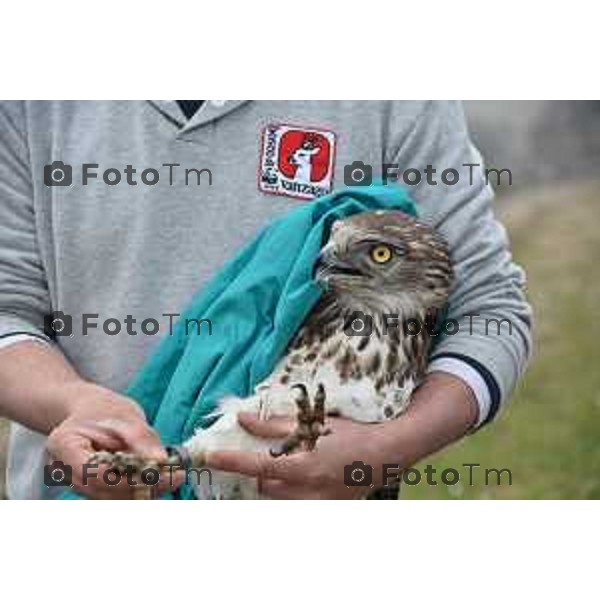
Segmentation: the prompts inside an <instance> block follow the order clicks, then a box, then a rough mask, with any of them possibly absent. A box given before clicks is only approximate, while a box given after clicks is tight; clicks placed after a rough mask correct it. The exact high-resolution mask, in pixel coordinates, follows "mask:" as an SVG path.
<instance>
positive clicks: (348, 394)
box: [184, 211, 453, 499]
mask: <svg viewBox="0 0 600 600" xmlns="http://www.w3.org/2000/svg"><path fill="white" fill-rule="evenodd" d="M315 278H316V279H317V281H318V282H320V283H321V284H322V285H323V287H324V290H325V291H324V292H323V294H322V296H321V298H320V300H319V301H318V302H317V304H316V305H315V307H314V308H313V309H312V311H311V312H310V314H309V315H308V317H307V318H306V320H305V322H304V324H303V325H302V327H301V328H300V329H299V331H298V332H297V334H296V335H295V337H294V338H293V339H292V341H291V343H290V345H289V347H288V349H287V352H286V354H285V356H284V357H283V358H282V359H281V361H280V362H279V364H278V366H277V367H276V368H275V370H274V371H273V373H272V374H271V375H270V376H269V377H268V378H267V379H266V380H265V381H263V382H261V383H260V384H259V385H258V386H257V387H256V389H255V391H254V394H253V395H252V396H251V397H249V398H235V397H230V398H225V399H223V400H222V401H221V402H220V403H219V407H218V410H217V413H216V414H218V416H219V418H218V419H217V420H216V421H215V422H214V424H212V425H211V426H210V427H208V428H206V429H200V430H198V431H197V432H196V434H195V435H194V436H192V438H191V439H190V440H188V441H187V442H186V443H185V444H184V447H185V448H186V450H187V451H188V452H189V453H190V454H191V455H193V456H202V455H203V454H205V453H206V452H210V451H215V450H239V451H252V452H257V451H270V452H271V453H272V454H273V455H274V456H277V455H279V454H287V453H290V452H295V451H302V450H305V451H310V450H312V449H313V448H314V447H315V444H316V443H317V440H318V438H319V436H321V435H325V434H327V433H329V431H328V429H327V426H326V417H327V416H328V415H336V416H340V417H345V418H348V419H354V420H356V421H362V422H381V421H384V420H388V419H394V418H396V417H398V416H399V415H400V414H401V413H402V412H403V411H404V410H405V409H406V408H407V406H408V403H409V401H410V398H411V395H412V393H413V390H414V389H415V387H416V386H418V385H419V383H420V381H421V380H422V378H423V376H424V374H425V369H426V363H427V356H428V351H429V348H430V345H431V341H432V335H433V334H435V333H437V332H436V331H434V328H432V327H431V324H432V323H434V322H435V319H436V318H437V316H438V315H439V314H440V312H441V311H442V310H443V308H444V307H445V305H446V303H447V300H448V295H449V293H450V289H451V287H452V284H453V270H452V264H451V260H450V256H449V251H448V247H447V245H446V242H445V241H444V239H443V238H442V237H441V235H440V234H439V233H437V232H436V231H435V230H434V229H433V228H431V227H429V226H428V225H426V224H424V223H422V222H420V221H418V220H416V219H414V218H412V217H409V216H407V215H406V214H404V213H402V212H399V211H375V212H365V213H360V214H358V215H354V216H351V217H348V218H345V219H340V220H338V221H336V222H335V223H334V224H333V226H332V228H331V233H330V236H329V240H328V241H327V243H326V244H325V245H324V247H323V248H322V251H321V253H320V255H319V259H318V262H317V265H316V269H315ZM240 411H256V413H257V414H259V415H260V416H262V417H267V416H287V417H290V416H291V417H295V418H296V419H297V428H296V430H295V432H294V433H293V434H292V435H291V436H290V437H289V438H288V439H286V440H284V442H283V444H282V443H281V441H279V442H278V441H276V440H265V439H259V438H256V437H254V436H252V435H251V434H250V433H248V432H247V431H246V430H244V429H243V428H242V427H241V426H240V425H239V424H238V420H237V414H238V412H240ZM333 435H335V432H333ZM192 479H193V476H192ZM195 492H196V495H197V497H198V498H202V499H204V498H243V499H249V498H258V497H260V495H259V494H258V491H257V486H256V481H255V480H254V479H252V478H248V477H244V476H242V475H238V474H233V473H225V472H221V471H214V470H213V471H212V484H211V485H208V484H207V482H206V480H204V481H199V482H198V485H196V486H195Z"/></svg>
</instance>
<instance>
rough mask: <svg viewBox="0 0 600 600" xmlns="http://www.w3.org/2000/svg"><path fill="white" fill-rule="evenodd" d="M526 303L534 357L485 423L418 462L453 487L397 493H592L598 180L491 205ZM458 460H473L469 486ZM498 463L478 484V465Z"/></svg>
mask: <svg viewBox="0 0 600 600" xmlns="http://www.w3.org/2000/svg"><path fill="white" fill-rule="evenodd" d="M498 208H499V210H498V212H499V214H500V217H501V219H502V221H503V222H504V224H505V225H506V227H507V229H508V231H509V235H510V238H511V241H512V248H513V254H514V257H515V260H516V261H517V262H518V263H519V264H521V265H522V266H524V267H525V269H526V271H527V279H528V286H527V287H528V289H527V293H528V297H529V300H530V302H531V303H532V304H533V306H534V316H535V329H534V334H535V340H534V354H533V359H532V362H531V364H530V367H529V370H528V372H527V374H526V376H525V378H524V379H523V381H522V382H521V384H520V385H519V386H518V389H517V391H516V393H515V394H514V396H513V398H512V401H511V404H510V406H509V408H508V409H507V410H506V411H505V413H504V414H503V415H502V416H501V418H500V419H499V420H498V421H496V422H495V423H494V424H493V425H492V426H490V427H487V428H484V429H483V430H481V431H480V432H478V433H477V434H476V435H473V436H468V437H467V438H465V439H463V440H461V441H460V442H459V443H458V444H456V445H455V446H454V447H453V448H451V449H450V450H449V451H446V452H443V453H440V454H439V455H437V456H434V457H430V458H429V459H426V460H424V461H423V462H422V463H421V464H419V465H417V468H419V469H420V470H423V469H424V468H425V465H427V464H431V465H432V466H433V467H434V468H436V469H437V475H436V478H437V480H438V482H439V481H440V473H441V471H442V470H443V469H446V468H454V469H456V470H458V471H459V473H460V475H461V481H460V483H459V484H457V485H455V486H446V485H443V484H441V483H438V485H437V486H429V485H427V484H426V483H424V482H425V477H424V476H423V479H422V483H420V484H419V485H416V486H407V485H403V486H402V492H401V496H402V498H406V499H412V498H432V499H442V498H471V499H473V498H482V499H483V498H490V499H492V498H513V499H525V498H528V499H535V498H545V499H551V498H596V499H597V498H600V443H599V442H600V439H599V438H600V278H599V277H598V274H599V273H600V231H599V226H600V182H588V183H581V184H578V185H570V186H565V187H557V188H552V189H540V190H535V191H529V192H522V193H521V194H520V195H519V196H517V197H514V198H507V199H506V201H505V202H504V203H499V207H498ZM464 463H479V464H481V468H478V469H474V470H473V483H474V485H473V486H470V485H469V470H468V469H467V468H464V467H461V465H463V464H464ZM485 468H490V469H491V468H496V469H504V468H508V469H510V470H511V472H512V485H508V477H507V476H506V475H504V476H503V477H502V484H501V485H496V477H495V476H492V477H490V485H485V477H484V469H485Z"/></svg>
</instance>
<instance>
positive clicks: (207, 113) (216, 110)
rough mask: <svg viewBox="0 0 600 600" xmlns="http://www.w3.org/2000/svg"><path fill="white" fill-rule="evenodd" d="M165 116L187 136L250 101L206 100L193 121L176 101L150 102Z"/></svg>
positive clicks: (193, 117)
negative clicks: (188, 133)
mask: <svg viewBox="0 0 600 600" xmlns="http://www.w3.org/2000/svg"><path fill="white" fill-rule="evenodd" d="M148 102H150V104H151V105H153V106H154V107H155V108H156V109H157V110H158V111H159V112H160V113H161V114H162V115H163V116H165V117H166V118H168V119H169V120H170V121H171V122H172V123H173V124H174V125H176V126H177V128H178V129H179V133H180V134H185V133H187V132H189V131H191V130H192V129H195V128H197V127H201V126H202V125H205V124H206V123H209V122H210V121H214V120H215V119H218V118H220V117H222V116H223V115H225V114H227V113H229V112H231V111H233V110H235V109H237V108H238V107H239V106H241V105H242V104H244V103H246V102H248V100H206V101H205V102H204V104H203V105H202V106H201V107H200V108H199V109H198V110H197V111H196V113H195V114H194V115H193V116H192V118H191V119H189V120H188V119H187V118H186V116H185V115H184V113H183V111H182V110H181V108H180V106H179V104H177V101H176V100H148Z"/></svg>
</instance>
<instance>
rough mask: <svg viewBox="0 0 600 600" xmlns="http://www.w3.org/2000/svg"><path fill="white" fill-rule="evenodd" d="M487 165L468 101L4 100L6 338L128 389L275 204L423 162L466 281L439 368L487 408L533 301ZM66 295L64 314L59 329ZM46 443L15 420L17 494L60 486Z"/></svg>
mask: <svg viewBox="0 0 600 600" xmlns="http://www.w3.org/2000/svg"><path fill="white" fill-rule="evenodd" d="M55 161H60V163H62V164H60V163H56V162H55ZM357 161H359V162H357ZM361 163H362V164H361ZM481 163H482V159H481V157H480V155H479V153H478V152H477V150H476V149H475V148H474V147H473V145H472V144H471V142H470V140H469V137H468V133H467V130H466V127H465V120H464V116H463V112H462V108H461V106H460V104H459V103H456V102H387V101H386V102H363V101H359V102H350V101H342V102H329V101H327V102H321V101H318V102H317V101H289V102H288V101H285V102H283V101H279V102H265V101H262V102H240V101H210V102H207V103H205V104H204V106H203V107H202V108H201V109H200V111H199V112H198V113H196V114H195V115H194V116H193V117H192V118H191V119H190V120H189V121H188V120H187V119H186V117H185V116H184V114H183V113H182V112H181V110H180V108H179V107H178V105H177V104H176V102H174V101H156V102H145V101H139V102H138V101H135V102H85V101H83V102H6V103H2V104H1V105H0V347H1V346H2V345H7V344H13V343H18V342H20V341H22V340H25V339H31V338H32V337H34V338H35V339H39V340H40V341H41V343H52V344H58V346H59V348H60V349H61V350H62V352H63V353H64V354H65V356H66V357H67V358H68V359H69V360H70V362H71V363H72V364H73V365H74V367H75V368H76V369H77V370H78V372H79V373H80V374H81V375H82V376H83V377H84V378H87V379H90V380H93V381H95V382H97V383H99V384H102V385H104V386H107V387H109V388H111V389H114V390H117V391H122V390H123V389H124V388H125V387H126V386H127V384H128V383H129V381H130V380H131V378H132V376H133V374H134V373H135V372H136V370H137V369H138V368H139V367H140V365H141V364H142V362H143V361H144V360H145V359H146V358H147V357H148V355H149V354H150V352H151V351H152V350H153V348H155V346H156V344H158V342H159V341H160V339H161V338H162V337H163V336H165V335H169V333H170V328H171V324H172V323H173V322H174V321H175V320H176V318H177V317H176V315H177V314H178V313H181V312H182V310H183V309H184V308H185V306H186V304H187V303H188V301H189V300H190V299H191V297H192V295H193V294H194V293H195V292H196V291H197V290H198V289H199V288H200V287H201V286H202V285H203V284H204V283H206V282H207V281H208V280H209V278H210V277H211V276H212V275H214V274H215V273H216V272H217V270H218V269H219V268H220V266H221V265H222V264H223V262H224V261H225V260H227V259H228V258H230V257H231V256H232V255H233V254H234V253H235V252H236V251H237V250H238V249H240V248H241V246H243V245H244V244H245V243H246V242H248V241H249V240H250V239H252V237H253V236H254V235H255V234H256V233H257V231H258V230H260V229H261V228H262V227H264V226H265V225H266V224H267V223H268V222H269V221H270V220H272V219H273V218H274V217H276V216H278V215H281V214H282V213H284V212H286V211H288V210H290V209H292V208H294V207H295V206H297V205H298V203H299V202H306V201H310V200H311V199H313V198H315V197H318V196H321V195H323V194H326V193H328V192H330V191H332V190H333V189H339V188H340V187H342V186H343V185H344V181H345V178H346V181H347V182H348V183H350V182H351V178H352V180H353V181H352V182H353V183H363V184H364V183H367V182H368V180H369V176H372V177H373V178H381V177H382V176H384V175H385V176H387V179H388V181H389V184H390V185H396V184H397V183H396V182H395V181H393V180H392V178H393V176H394V175H397V176H399V179H400V183H403V182H411V183H412V182H414V181H416V180H417V178H418V177H419V175H420V179H421V182H420V183H419V184H417V185H413V186H410V191H411V194H412V196H413V198H414V200H415V201H416V203H417V208H418V211H419V215H420V217H421V218H422V219H423V220H425V221H426V222H428V223H430V224H432V225H434V226H435V227H437V228H439V230H440V231H441V232H442V234H443V235H444V236H445V237H446V238H447V240H448V242H449V244H450V248H451V252H452V257H453V260H454V264H455V268H456V274H457V280H458V283H457V285H456V287H455V289H454V291H453V294H452V296H451V299H450V312H449V315H448V318H449V319H456V321H457V324H458V325H459V330H458V332H455V334H454V335H448V336H446V337H445V338H444V339H443V341H442V343H440V344H439V345H438V346H437V347H436V349H435V352H434V355H433V357H432V361H431V365H430V369H431V370H436V369H438V370H442V371H447V372H450V373H453V374H455V375H458V376H459V377H461V378H462V379H463V380H464V381H466V382H467V384H468V385H470V386H471V388H472V389H473V391H474V392H475V396H476V397H477V400H478V403H479V423H478V424H479V425H481V424H484V423H486V422H489V421H490V420H492V419H493V418H494V417H495V416H496V414H497V413H498V409H499V407H500V406H501V405H502V403H503V402H504V400H505V399H506V398H507V397H508V396H509V394H510V393H511V391H512V389H513V387H514V385H515V383H516V381H517V379H518V378H519V376H520V374H521V373H522V372H523V369H524V366H525V363H526V360H527V357H528V354H529V348H530V316H531V313H530V308H529V306H528V304H527V303H526V301H525V299H524V296H523V292H522V286H523V283H524V275H523V272H522V270H521V269H520V268H518V267H517V266H516V265H515V264H514V263H513V262H512V259H511V254H510V251H509V246H508V240H507V236H506V233H505V231H504V228H503V227H502V225H501V224H500V223H499V222H498V221H497V220H496V219H495V217H494V214H493V211H492V191H491V188H490V187H489V185H487V184H486V181H485V172H484V168H483V165H482V164H481ZM169 165H170V166H169ZM384 165H388V166H385V167H384ZM390 165H391V166H390ZM396 165H397V166H396ZM428 165H431V167H428ZM468 165H478V166H468ZM410 169H414V171H410ZM432 169H435V170H436V171H435V173H433V171H432ZM452 169H454V170H455V171H454V172H453V171H452ZM404 177H405V178H406V179H403V178H404ZM428 180H429V181H428ZM434 183H435V184H434ZM53 311H62V313H64V315H66V318H65V317H61V318H60V319H59V320H60V321H62V323H63V324H64V325H65V326H66V329H64V330H63V331H61V332H60V333H62V334H63V335H57V336H56V337H55V339H54V340H51V339H50V338H49V337H48V336H47V334H46V332H45V329H44V324H45V322H48V318H47V315H50V314H51V313H52V312H53ZM84 315H87V316H84ZM90 315H93V316H90ZM59 316H60V315H59ZM45 317H46V319H45ZM110 319H112V321H109V320H110ZM493 319H495V320H496V321H493ZM50 320H51V319H50ZM55 324H56V323H55ZM60 325H61V323H60V322H59V323H58V328H60ZM86 325H87V327H86ZM93 325H96V327H95V328H94V327H93ZM46 329H47V328H46ZM71 330H72V331H71ZM115 332H117V333H115ZM64 334H71V335H64ZM1 394H2V390H0V402H1ZM44 442H45V438H44V436H42V435H39V434H37V433H35V432H32V431H30V430H28V429H26V428H25V427H23V426H21V425H18V424H14V425H13V426H12V430H11V439H10V450H9V463H8V493H9V496H10V497H11V498H40V497H42V498H43V497H52V496H53V493H54V491H55V490H56V488H46V487H45V486H44V485H43V478H42V471H43V465H44V463H45V462H46V460H47V457H46V455H45V451H44Z"/></svg>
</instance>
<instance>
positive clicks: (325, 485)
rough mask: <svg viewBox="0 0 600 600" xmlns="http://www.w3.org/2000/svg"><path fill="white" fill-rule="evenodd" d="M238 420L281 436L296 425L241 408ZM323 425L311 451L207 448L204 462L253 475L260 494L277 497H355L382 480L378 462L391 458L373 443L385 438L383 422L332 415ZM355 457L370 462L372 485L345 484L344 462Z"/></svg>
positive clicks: (250, 427) (255, 432)
mask: <svg viewBox="0 0 600 600" xmlns="http://www.w3.org/2000/svg"><path fill="white" fill-rule="evenodd" d="M239 421H240V424H241V425H242V426H243V427H244V428H245V429H247V430H248V431H249V432H250V433H252V435H255V436H257V437H262V438H281V439H283V438H285V437H286V436H288V435H289V434H290V433H291V432H292V431H293V429H294V427H295V425H296V421H294V420H293V419H284V418H278V417H274V418H271V419H267V420H261V419H259V418H258V417H257V416H256V415H254V414H251V413H241V414H240V415H239ZM327 425H328V427H330V428H331V430H332V432H331V433H330V434H329V435H327V436H324V437H321V438H319V440H318V442H317V447H316V449H315V450H314V451H313V452H297V453H295V454H291V455H289V456H280V457H278V458H273V457H272V456H270V455H269V454H268V453H266V452H235V451H215V452H210V453H209V454H208V456H207V466H208V467H209V468H213V469H220V470H223V471H230V472H235V473H241V474H243V475H248V476H251V477H256V478H257V480H258V485H259V491H260V492H261V493H262V494H264V495H265V496H268V497H271V498H279V499H353V498H359V497H361V496H364V495H365V493H368V492H370V491H372V490H374V489H375V488H376V486H378V485H381V465H382V463H384V462H386V461H388V462H393V461H392V460H391V459H390V458H389V457H387V458H386V456H384V455H385V450H384V446H385V444H381V445H380V444H378V443H377V442H378V441H383V440H385V439H386V438H387V436H386V435H384V428H385V424H380V423H376V424H370V423H369V424H365V423H357V422H355V421H351V420H349V419H341V418H331V419H328V420H327ZM355 460H361V461H363V462H365V463H367V464H370V465H373V487H362V486H357V487H354V486H352V487H348V486H346V484H345V483H344V467H345V466H346V465H350V464H352V463H353V462H354V461H355ZM390 483H391V482H390Z"/></svg>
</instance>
